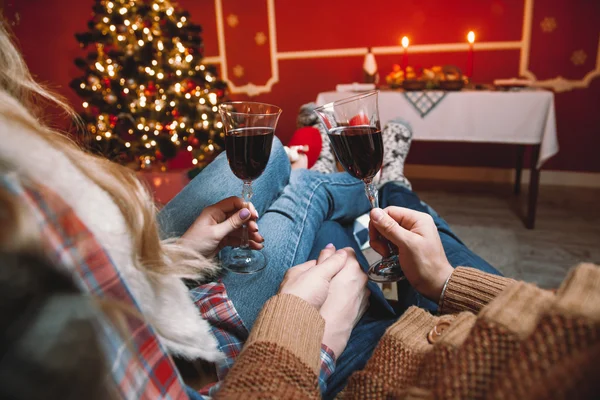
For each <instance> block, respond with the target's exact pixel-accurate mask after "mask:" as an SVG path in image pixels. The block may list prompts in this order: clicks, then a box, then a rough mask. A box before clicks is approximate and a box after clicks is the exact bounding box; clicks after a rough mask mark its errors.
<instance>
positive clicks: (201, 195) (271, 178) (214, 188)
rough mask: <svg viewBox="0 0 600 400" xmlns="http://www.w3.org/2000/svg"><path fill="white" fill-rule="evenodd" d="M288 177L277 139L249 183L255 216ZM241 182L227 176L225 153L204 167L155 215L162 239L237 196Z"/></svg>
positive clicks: (284, 158)
mask: <svg viewBox="0 0 600 400" xmlns="http://www.w3.org/2000/svg"><path fill="white" fill-rule="evenodd" d="M289 177H290V162H289V160H288V157H287V155H286V153H285V151H284V150H283V145H282V144H281V142H280V141H279V139H277V138H274V140H273V147H272V149H271V155H270V157H269V163H268V164H267V167H266V168H265V171H264V172H263V174H262V175H261V176H260V177H259V178H258V179H257V180H256V181H254V182H253V183H252V188H253V189H254V196H253V197H252V204H254V207H256V210H257V211H258V213H259V215H262V214H263V213H264V212H265V211H266V210H267V208H268V207H269V206H270V205H271V203H273V201H275V199H276V198H277V197H278V196H279V194H280V193H281V192H282V191H283V188H284V187H285V186H286V185H287V184H288V181H289ZM241 193H242V181H241V180H240V179H239V178H237V177H236V176H235V175H233V173H232V172H231V169H230V168H229V163H228V162H227V156H226V154H225V152H223V153H221V154H219V155H218V156H217V158H215V159H214V160H213V162H211V163H210V164H208V165H207V166H206V168H204V169H203V170H202V172H200V173H199V174H198V175H197V176H196V177H195V178H194V179H193V180H192V181H191V182H190V183H189V184H188V185H187V186H186V187H185V188H183V190H182V191H181V192H180V193H179V194H178V195H177V196H176V197H175V198H174V199H173V200H171V201H170V202H169V203H168V204H167V205H166V206H165V207H164V208H163V209H162V210H161V211H160V212H159V213H158V215H157V218H158V223H159V226H160V228H161V232H162V237H164V238H168V237H179V236H181V235H183V234H184V233H185V231H187V230H188V228H189V227H190V226H191V225H192V223H193V222H194V221H195V220H196V218H197V217H198V215H200V213H201V212H202V210H203V209H204V208H205V207H207V206H210V205H212V204H215V203H217V202H219V201H221V200H223V199H225V198H227V197H230V196H241Z"/></svg>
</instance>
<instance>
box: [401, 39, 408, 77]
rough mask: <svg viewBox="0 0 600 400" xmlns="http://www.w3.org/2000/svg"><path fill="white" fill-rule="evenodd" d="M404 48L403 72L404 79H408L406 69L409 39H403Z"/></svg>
mask: <svg viewBox="0 0 600 400" xmlns="http://www.w3.org/2000/svg"><path fill="white" fill-rule="evenodd" d="M402 47H404V54H403V55H402V71H404V79H406V67H408V37H406V36H404V37H403V38H402Z"/></svg>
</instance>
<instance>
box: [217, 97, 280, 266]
mask: <svg viewBox="0 0 600 400" xmlns="http://www.w3.org/2000/svg"><path fill="white" fill-rule="evenodd" d="M219 114H220V115H221V119H222V120H223V127H224V128H225V151H226V153H227V161H229V167H230V168H231V171H232V172H233V174H234V175H235V176H237V177H238V178H240V179H241V180H242V181H243V182H244V184H243V189H242V198H243V199H244V203H248V202H250V199H251V198H252V194H253V192H252V181H253V180H255V179H257V178H258V177H259V176H260V175H261V174H262V173H263V171H264V170H265V168H266V166H267V163H268V162H269V156H270V155H271V146H272V145H273V135H274V133H275V127H276V126H277V121H278V120H279V115H280V114H281V108H279V107H277V106H274V105H271V104H266V103H256V102H250V101H234V102H228V103H222V104H221V105H220V106H219ZM221 262H222V264H223V267H224V268H226V269H228V270H229V271H231V272H236V273H241V274H251V273H254V272H258V271H260V270H261V269H263V268H265V267H266V265H267V260H266V258H265V256H264V254H263V253H262V252H260V251H258V250H254V249H251V248H250V245H249V240H248V226H247V225H246V224H244V225H243V227H242V238H241V243H240V247H238V248H235V249H233V250H231V251H230V252H228V253H226V254H225V256H224V257H223V258H222V259H221Z"/></svg>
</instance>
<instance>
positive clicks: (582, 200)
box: [412, 181, 600, 288]
mask: <svg viewBox="0 0 600 400" xmlns="http://www.w3.org/2000/svg"><path fill="white" fill-rule="evenodd" d="M412 183H413V189H414V190H415V192H416V193H417V194H418V195H419V196H420V197H421V199H422V200H424V201H425V202H427V203H429V204H430V205H431V206H432V207H433V208H434V209H435V210H436V211H437V212H438V213H439V214H440V215H441V216H442V217H443V218H444V219H446V221H448V223H449V224H450V226H451V227H452V228H453V229H454V230H455V232H456V233H457V234H458V236H459V237H461V239H463V241H464V242H465V243H466V244H467V246H469V247H470V248H471V249H472V250H474V251H475V252H476V253H477V254H479V255H481V256H482V257H483V258H484V259H486V260H487V261H488V262H490V264H492V265H493V266H495V267H496V268H497V269H499V270H500V271H501V272H502V273H504V274H505V275H506V276H510V277H513V278H516V279H520V280H524V281H528V282H534V283H536V284H538V285H539V286H541V287H545V288H552V287H556V286H558V285H559V284H560V282H561V281H562V280H563V278H564V277H565V275H566V273H567V271H568V270H569V268H570V267H572V266H574V265H576V264H577V263H580V262H595V263H597V264H600V189H588V188H571V187H554V186H541V187H540V195H539V203H538V215H537V219H536V227H535V229H534V230H528V229H525V227H524V225H523V222H522V215H524V214H525V201H526V198H527V197H526V196H527V187H525V186H524V187H523V188H522V194H521V195H520V196H515V195H513V194H512V188H511V186H509V185H502V184H491V185H488V184H480V183H464V184H463V183H456V182H437V181H413V182H412Z"/></svg>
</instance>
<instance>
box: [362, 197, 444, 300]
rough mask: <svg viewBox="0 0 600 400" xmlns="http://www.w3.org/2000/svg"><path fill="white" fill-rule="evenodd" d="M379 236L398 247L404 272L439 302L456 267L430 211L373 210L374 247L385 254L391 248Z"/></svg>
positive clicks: (426, 293) (388, 208)
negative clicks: (444, 245) (444, 246)
mask: <svg viewBox="0 0 600 400" xmlns="http://www.w3.org/2000/svg"><path fill="white" fill-rule="evenodd" d="M380 236H383V237H384V238H386V239H387V240H389V241H390V242H392V243H393V244H394V245H396V246H397V247H398V258H399V260H400V265H401V266H402V271H404V274H405V275H406V279H408V281H409V282H410V284H411V285H412V286H413V287H414V288H415V289H416V290H417V291H419V292H420V293H421V294H422V295H423V296H425V297H427V298H429V299H430V300H433V301H435V302H438V301H439V299H440V295H441V293H442V289H443V287H444V283H445V282H446V279H448V277H449V276H450V274H452V271H453V270H454V269H453V268H452V266H451V265H450V263H449V262H448V259H447V258H446V254H445V253H444V248H443V247H442V242H441V240H440V235H439V233H438V231H437V227H436V226H435V223H434V222H433V218H431V216H430V215H429V214H425V213H422V212H418V211H414V210H411V209H408V208H403V207H387V208H386V209H385V210H382V209H380V208H375V209H373V210H371V222H370V223H369V237H370V239H371V247H372V248H373V249H374V250H375V251H377V252H378V253H379V254H381V255H382V256H387V255H389V250H388V247H387V245H386V243H384V242H383V241H382V240H381V238H380Z"/></svg>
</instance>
